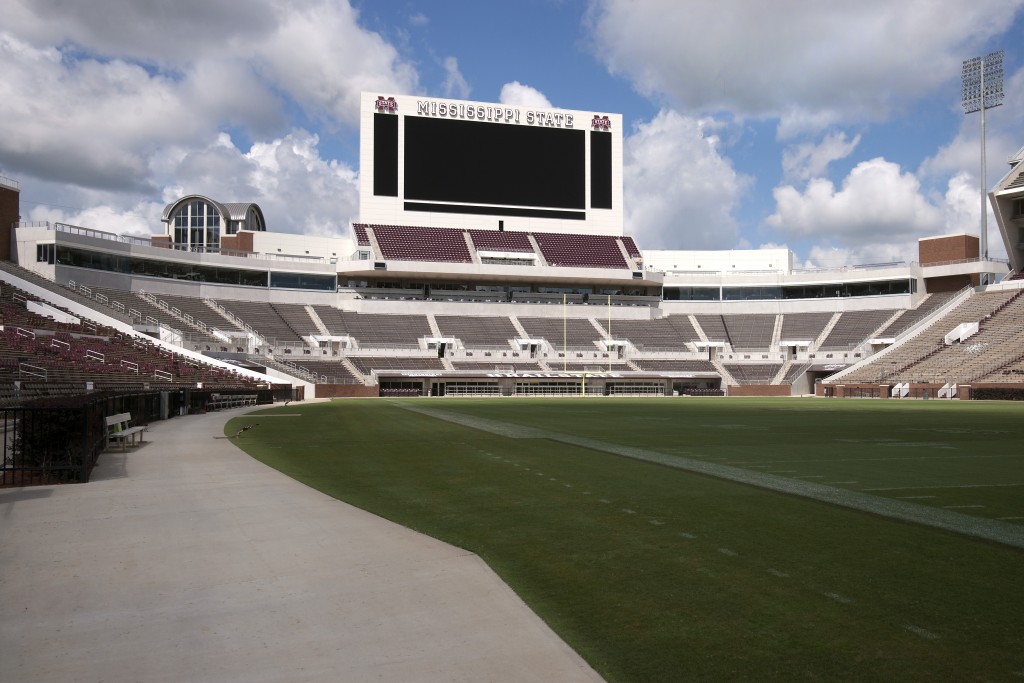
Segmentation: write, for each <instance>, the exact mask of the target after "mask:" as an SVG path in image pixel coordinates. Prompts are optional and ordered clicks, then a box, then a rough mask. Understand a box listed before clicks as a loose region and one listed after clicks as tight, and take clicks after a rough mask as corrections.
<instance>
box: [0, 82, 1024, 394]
mask: <svg viewBox="0 0 1024 683" xmlns="http://www.w3.org/2000/svg"><path fill="white" fill-rule="evenodd" d="M360 130H361V146H360V150H361V151H360V166H361V169H362V173H361V176H360V177H361V188H360V220H359V222H357V223H355V224H353V225H352V233H351V235H347V236H343V237H337V238H323V237H311V236H303V235H293V234H285V233H275V232H273V230H272V228H273V226H267V225H266V221H265V219H264V217H263V214H262V211H261V210H260V208H259V205H258V204H257V203H255V202H252V201H249V202H227V201H222V200H223V199H224V198H213V197H206V196H203V195H200V194H195V195H188V196H185V197H181V198H179V199H178V200H177V201H175V202H172V203H171V204H168V205H167V206H166V208H165V210H164V214H163V223H164V225H163V232H162V234H154V235H153V236H151V237H149V238H145V237H143V238H140V237H134V236H126V235H117V234H113V233H109V232H105V231H103V230H102V226H71V225H63V224H40V225H36V224H30V223H19V222H18V219H19V213H18V201H17V200H18V194H19V193H18V187H17V183H16V182H15V181H6V182H5V183H4V185H3V187H2V188H0V192H3V194H4V207H5V209H4V216H3V219H2V222H0V224H2V225H3V226H4V227H5V228H6V229H7V230H8V232H9V236H8V237H5V238H3V239H2V240H0V241H2V242H3V243H4V246H5V247H7V248H8V249H9V252H8V253H7V254H0V256H3V257H5V261H4V262H5V263H6V264H7V265H6V266H5V268H4V270H5V272H6V274H5V275H4V279H5V281H6V282H7V283H8V284H10V285H11V286H13V287H16V288H19V290H20V291H21V292H22V293H21V294H19V295H18V296H19V297H21V298H22V299H28V298H32V299H39V300H42V301H48V302H50V303H52V304H53V305H55V306H56V307H58V308H61V309H63V310H66V311H70V312H71V313H72V314H74V315H81V316H84V317H85V318H87V319H89V320H91V321H93V322H94V323H96V324H101V325H105V326H108V327H109V328H110V329H114V330H118V333H119V334H124V335H128V336H131V337H134V338H139V337H141V338H142V339H143V340H144V341H145V342H146V343H150V340H155V341H153V342H152V343H154V344H157V345H159V346H160V348H162V349H166V350H167V351H168V352H169V353H174V354H181V355H182V356H183V357H185V358H189V359H192V360H193V361H194V362H201V363H203V364H206V365H208V366H209V367H211V368H217V369H218V370H220V371H227V372H232V373H235V374H236V375H238V376H239V377H244V378H246V379H248V380H251V381H255V382H263V383H264V384H265V385H271V384H278V385H291V386H293V387H296V389H297V390H298V391H300V392H301V395H304V396H310V397H312V396H317V397H330V396H370V395H417V396H453V395H460V396H466V395H477V396H512V395H658V396H672V395H685V394H715V395H730V396H754V395H772V396H782V395H786V396H788V395H807V394H816V395H819V396H848V395H852V396H893V397H925V396H929V397H933V398H935V397H943V398H945V397H956V398H971V397H972V396H973V395H975V394H977V392H981V394H980V395H981V396H985V395H986V394H985V392H986V391H992V390H995V391H997V392H1002V393H1006V392H1007V391H1011V392H1012V391H1016V390H1019V388H1020V386H1021V382H1020V380H1021V379H1022V378H1024V374H1022V373H1024V359H1022V358H1021V357H1020V353H1019V349H1020V342H1021V338H1020V334H1021V331H1020V329H1017V328H1019V324H1014V321H1019V320H1020V319H1021V315H1022V306H1024V302H1021V301H1020V297H1019V293H1020V291H1021V287H1022V286H1024V283H1021V281H1019V280H1016V279H1015V278H1016V277H1017V275H1018V273H1019V272H1020V269H1021V268H1022V267H1024V262H1022V249H1024V248H1022V246H1021V243H1020V231H1021V230H1022V228H1021V227H1020V225H1019V224H1020V222H1021V220H1022V219H1021V216H1024V165H1022V164H1020V161H1021V157H1022V155H1024V154H1022V152H1018V153H1017V155H1015V156H1014V157H1012V158H1011V159H1010V170H1009V172H1008V173H1007V175H1006V176H1005V177H1004V178H1003V179H1002V180H1000V181H999V183H998V184H997V185H996V187H995V188H994V189H993V190H992V192H991V193H990V202H991V204H992V206H993V208H994V210H995V213H996V217H997V220H998V224H999V231H1000V235H1001V237H1002V241H1003V244H1004V245H1005V248H1006V251H1007V254H1008V255H1009V259H1008V260H1005V261H1004V260H999V259H991V258H988V259H981V258H979V249H978V238H977V236H972V235H945V236H937V237H935V238H931V239H924V240H921V241H920V243H919V248H918V253H917V254H908V255H907V260H906V261H905V262H900V263H884V264H865V265H862V266H856V267H845V268H841V269H836V270H827V269H807V268H798V267H794V255H793V254H792V252H789V251H788V250H785V249H764V250H749V251H742V250H732V251H723V252H707V251H694V252H685V251H658V250H651V249H644V248H643V245H638V244H636V242H635V241H634V240H633V238H632V237H631V236H629V235H626V234H624V229H623V192H622V119H621V116H618V115H615V114H609V113H607V112H590V111H569V110H547V111H544V110H532V109H529V108H526V107H511V106H499V105H496V104H488V103H476V102H463V101H451V100H443V99H435V98H425V97H411V96H403V95H393V94H376V93H364V94H363V96H362V100H361V128H360ZM231 199H235V198H231ZM249 199H258V198H249ZM997 280H998V281H999V283H998V284H986V285H985V286H979V285H980V283H981V282H986V283H989V282H996V281H997ZM25 292H30V293H31V294H30V295H29V294H26V293H25ZM65 341H66V340H65ZM965 360H966V362H965ZM129 362H131V363H135V364H136V365H137V364H138V361H129ZM37 365H39V366H40V367H42V368H44V369H45V372H39V373H38V374H44V375H45V379H46V381H47V382H61V383H64V384H69V385H74V384H82V385H83V386H84V382H81V381H79V379H85V378H84V376H83V377H82V378H74V377H64V376H62V374H61V371H60V369H59V368H57V367H48V363H47V359H45V358H40V359H39V363H38V364H37ZM50 365H52V363H51V364H50ZM57 365H60V364H59V363H57ZM105 365H106V366H107V368H109V367H110V366H111V365H112V364H110V363H107V364H105ZM11 367H12V368H14V366H13V365H12V366H11ZM19 372H21V374H22V375H24V374H25V371H24V370H20V371H19ZM87 374H88V373H87ZM118 374H119V373H117V372H114V373H113V375H118ZM129 374H130V375H131V376H129ZM171 374H172V375H173V372H172V373H171ZM163 377H164V378H165V379H166V378H167V375H163ZM267 377H271V378H273V379H272V380H268V379H267ZM21 378H22V379H24V380H25V382H26V383H27V384H30V385H31V384H33V380H36V379H43V377H32V376H22V377H21ZM113 379H114V377H106V376H104V375H102V374H100V375H97V376H92V375H89V376H88V378H87V379H85V381H91V382H93V386H96V382H99V383H101V384H102V383H104V382H107V381H111V380H113ZM116 379H117V380H118V381H120V382H122V383H124V382H129V383H131V382H133V381H134V382H138V381H142V383H143V384H146V383H149V384H150V385H152V386H156V385H158V384H159V380H157V378H156V377H155V376H148V377H143V376H142V375H141V374H135V373H134V372H133V373H120V376H117V377H116ZM65 380H66V381H65ZM187 384H188V385H189V386H186V387H185V388H186V389H189V390H190V393H191V390H192V389H195V387H194V386H193V384H194V383H187ZM189 400H190V401H191V400H192V399H189ZM199 401H200V398H199V397H198V396H197V398H196V401H194V402H193V403H192V406H193V407H196V406H198V405H199Z"/></svg>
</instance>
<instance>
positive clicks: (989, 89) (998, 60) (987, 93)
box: [961, 50, 1003, 285]
mask: <svg viewBox="0 0 1024 683" xmlns="http://www.w3.org/2000/svg"><path fill="white" fill-rule="evenodd" d="M961 78H962V80H963V88H962V90H961V96H962V98H961V99H962V104H963V106H964V113H965V114H973V113H974V112H976V111H980V112H981V239H980V240H979V246H980V247H981V254H980V256H981V260H982V262H984V261H987V260H988V201H987V199H988V198H987V196H986V195H987V193H988V182H987V180H986V173H985V110H986V109H991V108H992V107H998V106H999V105H1000V104H1002V103H1003V51H1002V50H997V51H995V52H990V53H988V54H987V55H985V56H984V57H972V58H970V59H965V60H964V67H963V71H962V73H961ZM981 278H982V281H981V283H980V284H983V285H985V284H988V273H982V274H981Z"/></svg>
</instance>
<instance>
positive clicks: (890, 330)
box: [879, 292, 956, 337]
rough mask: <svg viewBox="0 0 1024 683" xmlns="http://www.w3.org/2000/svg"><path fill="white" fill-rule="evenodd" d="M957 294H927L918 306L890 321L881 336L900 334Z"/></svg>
mask: <svg viewBox="0 0 1024 683" xmlns="http://www.w3.org/2000/svg"><path fill="white" fill-rule="evenodd" d="M955 296H956V293H955V292H941V293H936V294H929V295H927V296H926V297H925V298H924V300H922V301H921V303H919V304H918V305H917V308H913V309H910V310H908V311H904V312H903V315H901V316H900V317H898V318H896V319H895V320H893V321H892V322H891V323H889V324H888V325H887V326H886V328H885V329H884V330H882V331H881V332H880V333H879V336H880V337H897V336H899V335H900V334H902V333H904V332H906V331H907V330H909V329H910V328H911V327H913V326H914V325H915V324H917V323H918V322H919V321H920V320H923V319H924V318H926V317H928V316H929V315H930V314H931V313H933V312H934V311H937V310H938V309H940V308H942V307H943V306H945V305H946V304H947V303H949V301H950V300H951V299H952V298H953V297H955Z"/></svg>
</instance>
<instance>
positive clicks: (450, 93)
mask: <svg viewBox="0 0 1024 683" xmlns="http://www.w3.org/2000/svg"><path fill="white" fill-rule="evenodd" d="M444 72H445V78H444V83H443V84H442V85H441V91H442V92H443V93H444V96H445V97H456V98H458V99H460V100H464V99H466V98H467V97H469V83H467V82H466V79H465V77H463V75H462V72H460V71H459V60H457V59H455V57H445V59H444Z"/></svg>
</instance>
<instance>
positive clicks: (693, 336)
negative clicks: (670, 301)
mask: <svg viewBox="0 0 1024 683" xmlns="http://www.w3.org/2000/svg"><path fill="white" fill-rule="evenodd" d="M611 335H612V338H614V339H620V338H625V339H628V340H629V341H631V342H632V343H633V345H634V346H635V347H637V348H638V349H646V350H659V349H661V350H666V351H688V350H689V349H688V348H687V346H686V343H687V342H692V341H696V340H697V339H699V337H698V336H697V331H696V330H694V329H693V325H692V324H691V323H690V318H689V317H687V316H685V315H670V316H666V317H664V318H655V319H653V320H628V321H627V320H623V321H614V320H613V321H612V330H611Z"/></svg>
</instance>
